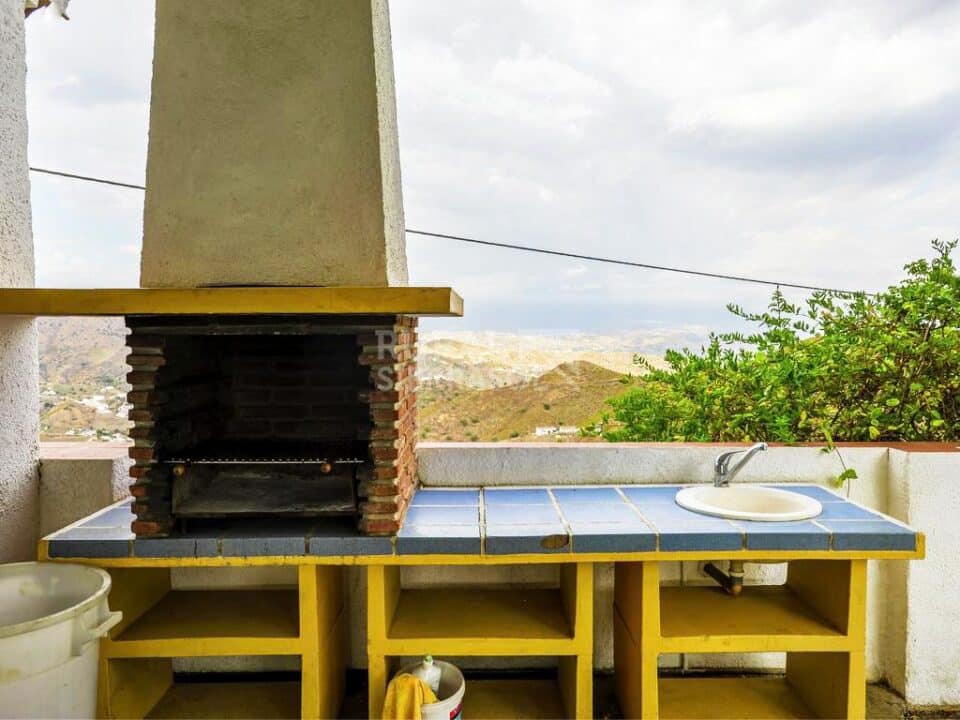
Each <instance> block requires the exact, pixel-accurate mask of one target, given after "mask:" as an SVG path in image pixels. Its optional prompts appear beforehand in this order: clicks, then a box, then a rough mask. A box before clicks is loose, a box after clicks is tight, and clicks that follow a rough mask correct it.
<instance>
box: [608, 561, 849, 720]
mask: <svg viewBox="0 0 960 720" xmlns="http://www.w3.org/2000/svg"><path fill="white" fill-rule="evenodd" d="M659 568H660V565H659V563H658V562H655V561H650V562H631V563H618V564H617V566H616V590H615V603H614V656H615V658H614V662H615V665H616V688H617V696H618V700H619V703H620V707H621V709H622V711H623V714H624V717H628V718H658V717H659V718H678V719H679V718H780V717H783V718H810V717H823V718H862V717H863V716H864V712H865V708H864V704H865V693H866V678H865V674H864V645H865V619H866V603H865V598H866V572H867V571H866V560H796V561H793V562H791V563H790V564H789V568H788V576H787V582H786V584H785V585H782V586H767V587H757V586H748V587H746V588H745V589H744V591H743V594H742V595H741V596H739V597H736V598H734V597H731V596H729V595H726V594H725V593H724V592H723V591H722V590H721V589H720V588H718V587H690V586H684V587H671V586H663V587H661V585H660V573H659ZM725 652H731V653H734V652H735V653H750V652H785V653H786V654H787V667H786V674H785V676H784V677H751V678H734V677H702V676H701V677H698V676H690V675H688V676H675V677H670V676H661V675H660V674H659V673H658V669H657V664H658V659H659V657H660V655H661V654H665V653H725Z"/></svg>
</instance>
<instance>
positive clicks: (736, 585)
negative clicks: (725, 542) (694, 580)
mask: <svg viewBox="0 0 960 720" xmlns="http://www.w3.org/2000/svg"><path fill="white" fill-rule="evenodd" d="M703 571H704V572H705V573H706V574H707V575H709V576H710V577H712V578H713V579H714V580H716V581H717V583H718V584H719V585H720V587H722V588H723V589H724V590H725V591H726V593H727V594H728V595H732V596H733V597H737V596H738V595H740V593H741V592H743V561H742V560H731V561H730V569H729V570H728V571H727V572H724V571H723V570H721V569H720V568H718V567H717V566H716V565H714V564H713V563H712V562H711V563H707V564H706V565H704V566H703Z"/></svg>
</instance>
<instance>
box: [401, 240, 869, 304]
mask: <svg viewBox="0 0 960 720" xmlns="http://www.w3.org/2000/svg"><path fill="white" fill-rule="evenodd" d="M406 230H407V232H408V233H410V234H411V235H424V236H426V237H434V238H443V239H446V240H456V241H458V242H464V243H473V244H474V245H486V246H487V247H499V248H508V249H510V250H523V251H524V252H531V253H540V254H541V255H554V256H556V257H565V258H575V259H577V260H588V261H590V262H599V263H607V264H608V265H624V266H626V267H635V268H643V269H645V270H661V271H663V272H672V273H680V274H682V275H695V276H697V277H707V278H716V279H718V280H734V281H736V282H745V283H756V284H758V285H772V286H775V287H788V288H798V289H800V290H822V291H824V292H831V293H843V294H845V295H857V294H863V295H870V294H871V293H864V292H862V291H859V290H839V289H837V288H827V287H820V286H818V285H801V284H799V283H790V282H783V281H780V280H763V279H761V278H754V277H746V276H744V275H726V274H724V273H714V272H706V271H704V270H690V269H688V268H678V267H671V266H669V265H652V264H650V263H642V262H634V261H632V260H617V259H615V258H606V257H598V256H596V255H581V254H580V253H572V252H563V251H561V250H548V249H546V248H538V247H530V246H527V245H513V244H511V243H500V242H493V241H492V240H477V239H475V238H468V237H460V236H459V235H446V234H444V233H435V232H427V231H426V230H411V229H410V228H407V229H406Z"/></svg>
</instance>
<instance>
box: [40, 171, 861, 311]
mask: <svg viewBox="0 0 960 720" xmlns="http://www.w3.org/2000/svg"><path fill="white" fill-rule="evenodd" d="M30 170H31V171H32V172H38V173H44V174H46V175H57V176H59V177H65V178H69V179H71V180H84V181H86V182H93V183H100V184H102V185H113V186H116V187H123V188H131V189H134V190H146V187H145V186H144V185H135V184H133V183H125V182H119V181H116V180H105V179H103V178H96V177H90V176H88V175H76V174H74V173H67V172H61V171H59V170H48V169H46V168H36V167H31V168H30ZM405 230H406V232H407V233H408V234H410V235H421V236H423V237H431V238H439V239H442V240H454V241H456V242H462V243H469V244H472V245H482V246H484V247H494V248H503V249H505V250H518V251H521V252H529V253H537V254H540V255H552V256H554V257H563V258H572V259H575V260H585V261H587V262H598V263H605V264H607V265H621V266H624V267H633V268H642V269H644V270H659V271H661V272H671V273H678V274H681V275H693V276H695V277H705V278H713V279H716V280H730V281H733V282H743V283H753V284H755V285H769V286H772V287H786V288H795V289H797V290H815V291H817V290H819V291H822V292H830V293H841V294H844V295H858V294H859V295H868V296H872V295H873V294H874V293H868V292H863V291H862V290H841V289H838V288H828V287H821V286H819V285H804V284H801V283H793V282H785V281H782V280H767V279H764V278H755V277H747V276H745V275H727V274H725V273H715V272H707V271H705V270H691V269H689V268H678V267H672V266H669V265H654V264H652V263H642V262H635V261H632V260H619V259H616V258H607V257H599V256H597V255H584V254H581V253H572V252H564V251H562V250H549V249H547V248H539V247H531V246H529V245H516V244H514V243H502V242H494V241H492V240H478V239H477V238H469V237H463V236H461V235H448V234H447V233H437V232H430V231H427V230H414V229H412V228H405Z"/></svg>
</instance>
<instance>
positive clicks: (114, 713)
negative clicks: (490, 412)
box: [39, 484, 924, 718]
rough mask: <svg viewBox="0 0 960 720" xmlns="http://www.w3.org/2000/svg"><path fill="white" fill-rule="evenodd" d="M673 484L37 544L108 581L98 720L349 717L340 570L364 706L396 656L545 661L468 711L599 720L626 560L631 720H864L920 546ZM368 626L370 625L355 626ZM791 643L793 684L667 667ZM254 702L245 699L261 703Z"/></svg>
mask: <svg viewBox="0 0 960 720" xmlns="http://www.w3.org/2000/svg"><path fill="white" fill-rule="evenodd" d="M680 487H681V486H677V485H671V486H666V485H659V486H657V485H629V486H591V487H550V488H547V487H527V488H484V489H481V490H477V489H439V488H436V489H434V488H425V489H421V490H420V491H418V492H417V494H416V496H415V497H414V500H413V502H412V503H411V505H410V508H409V509H408V511H407V516H406V520H405V523H404V526H403V528H402V530H401V532H400V534H399V535H398V536H397V537H395V538H389V537H372V536H364V535H360V534H359V533H358V532H357V531H356V529H355V524H354V522H353V521H352V520H349V519H340V520H325V521H319V520H315V519H314V520H307V519H301V520H274V521H256V520H247V521H245V522H242V523H241V522H237V521H234V522H233V523H232V524H231V525H230V526H227V525H223V526H218V527H217V528H206V529H203V530H198V531H196V532H191V533H188V534H177V535H172V536H170V537H166V538H139V539H138V538H135V537H134V536H133V535H132V533H131V532H130V530H129V527H130V522H131V520H132V519H133V515H132V514H131V512H130V507H129V501H123V502H119V503H116V504H114V505H112V506H110V507H108V508H105V509H104V510H101V511H100V512H98V513H95V514H94V515H91V516H90V517H87V518H85V519H83V520H81V521H79V522H77V523H75V524H73V525H71V526H70V527H67V528H64V529H63V530H61V531H59V532H56V533H53V534H52V535H50V536H48V537H46V538H44V539H43V540H42V541H41V542H40V548H39V550H40V557H41V559H48V560H62V561H67V562H81V563H87V564H92V565H96V566H99V567H103V568H106V569H108V571H109V572H110V574H111V576H112V577H113V588H112V590H111V593H110V605H111V608H112V609H115V610H121V611H122V612H123V620H122V622H121V624H120V625H118V626H117V627H116V628H114V629H113V630H112V631H111V632H110V635H109V637H108V638H105V639H104V640H103V641H101V645H100V651H101V662H100V675H99V681H98V682H99V689H98V698H99V700H98V715H99V716H100V717H109V718H114V717H118V718H119V717H123V718H128V717H151V716H156V717H193V716H197V717H199V716H201V715H202V713H203V712H204V711H205V709H206V710H209V709H210V708H215V709H216V711H215V712H214V713H213V714H215V715H217V716H222V717H248V716H250V713H251V712H253V713H254V714H256V715H258V716H263V717H296V716H298V715H299V716H300V717H305V718H314V717H338V716H339V715H340V712H341V710H340V707H341V701H342V698H343V695H344V678H345V656H346V650H345V647H346V637H347V633H348V632H350V629H349V627H348V622H347V617H348V615H349V613H348V611H347V608H346V604H345V595H344V591H343V588H344V584H343V583H344V578H343V572H342V566H344V565H364V566H365V568H364V569H363V572H364V573H365V575H366V609H367V612H366V617H367V622H366V629H365V632H366V647H367V667H368V712H369V715H370V717H372V718H379V717H380V709H381V708H382V705H383V700H384V693H385V690H386V686H387V682H388V680H389V679H390V677H392V676H393V674H394V673H395V672H396V671H397V669H398V667H399V665H400V663H401V662H402V658H404V657H410V656H417V655H423V654H426V653H433V654H435V655H437V656H440V657H464V656H487V657H517V656H527V657H538V658H543V657H554V658H556V672H555V673H554V674H553V675H552V676H548V677H539V676H538V677H537V678H534V679H529V678H514V679H507V680H491V679H477V678H470V679H469V680H468V685H467V693H466V695H465V700H464V708H465V711H464V714H465V715H468V716H472V717H505V718H506V717H510V718H534V717H551V718H556V717H571V718H590V717H593V714H594V710H593V673H594V655H593V652H594V634H593V629H594V619H595V618H594V615H595V609H594V598H595V593H594V565H595V564H596V563H611V562H612V563H614V565H615V583H614V585H615V587H614V601H613V608H612V610H613V623H614V658H615V672H616V688H617V697H618V700H619V704H620V708H621V711H622V712H623V716H624V717H643V718H658V717H664V718H705V717H717V718H719V717H763V718H774V717H777V718H779V717H783V718H787V717H790V718H806V717H846V718H862V717H863V716H864V713H865V683H866V679H865V677H866V676H865V652H864V650H865V646H866V588H867V585H866V582H867V560H870V559H884V558H885V559H912V558H921V557H923V554H924V538H923V535H922V534H921V533H919V532H916V531H914V530H912V529H910V528H908V527H907V526H905V525H903V524H902V523H900V522H898V521H896V520H894V519H892V518H889V517H886V516H884V515H881V514H879V513H875V512H873V511H871V510H869V509H867V508H864V507H862V506H860V505H858V504H856V503H853V502H850V501H848V500H846V499H845V498H843V497H841V496H839V495H837V494H835V493H833V492H830V491H829V490H826V489H825V488H822V487H819V486H815V485H800V484H792V485H789V486H787V487H789V489H791V490H793V491H794V492H800V493H804V494H806V495H810V496H812V497H815V498H817V499H818V500H819V501H820V502H821V503H822V505H823V512H822V513H821V514H820V515H819V516H818V517H817V518H816V519H815V520H811V521H799V522H781V523H760V522H741V521H736V522H734V521H728V520H723V519H719V518H713V517H707V516H704V515H698V514H695V513H691V512H689V511H687V510H685V509H683V508H681V507H680V506H679V505H677V504H676V503H675V501H674V498H675V495H676V493H677V491H678V490H679V489H680ZM723 559H731V560H745V561H750V560H756V561H776V562H786V563H787V578H786V582H785V583H784V584H782V585H772V586H763V587H757V586H750V587H748V588H745V589H744V590H743V593H742V594H741V595H740V596H739V597H731V596H730V595H727V594H725V593H724V592H723V591H722V590H721V589H720V588H718V587H712V586H696V585H681V586H675V585H669V584H664V585H661V583H660V565H661V562H662V561H670V560H723ZM543 563H556V564H558V565H559V573H558V576H559V581H558V583H557V584H556V585H555V586H554V587H542V586H539V585H538V586H527V585H523V584H517V585H515V586H513V585H512V586H509V587H503V586H497V585H489V584H486V583H484V581H483V579H482V578H478V581H477V582H476V583H475V584H472V585H470V586H463V585H462V584H461V585H457V586H455V587H448V588H442V589H438V588H430V589H424V588H416V587H407V586H405V585H404V583H403V581H402V577H401V576H402V570H403V566H405V565H421V566H444V565H468V566H469V565H487V564H503V565H526V564H543ZM266 565H272V566H281V565H287V566H295V567H297V584H296V587H268V588H243V589H236V590H224V589H213V588H211V589H207V590H181V589H177V588H176V587H175V586H173V585H172V584H171V573H170V568H177V567H218V566H220V567H223V566H234V567H252V566H266ZM354 631H355V632H356V631H361V632H362V630H359V628H356V629H355V630H354ZM718 652H719V653H723V652H726V653H731V652H735V653H762V652H782V653H786V656H787V664H786V674H785V676H783V677H702V676H680V677H667V676H662V675H660V674H659V673H658V659H659V657H660V656H661V655H663V654H667V653H718ZM243 655H294V656H299V658H300V664H301V671H300V682H281V681H271V682H257V683H252V682H247V681H239V682H225V683H219V684H217V683H213V684H210V683H205V684H198V683H190V682H185V681H183V680H182V679H178V677H177V676H176V675H175V674H174V672H173V664H172V660H171V659H172V658H177V657H210V656H243ZM251 703H253V705H251Z"/></svg>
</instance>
